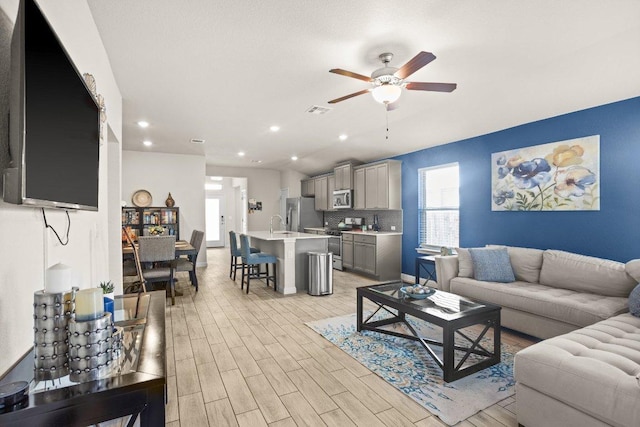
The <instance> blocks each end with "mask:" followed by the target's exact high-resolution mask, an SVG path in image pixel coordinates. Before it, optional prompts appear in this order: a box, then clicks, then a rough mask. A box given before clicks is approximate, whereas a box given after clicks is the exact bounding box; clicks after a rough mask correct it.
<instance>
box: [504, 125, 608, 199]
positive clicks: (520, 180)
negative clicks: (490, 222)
mask: <svg viewBox="0 0 640 427" xmlns="http://www.w3.org/2000/svg"><path fill="white" fill-rule="evenodd" d="M491 165H492V167H491V190H492V195H491V196H492V197H491V199H492V200H491V210H493V211H558V210H567V211H582V210H595V211H597V210H600V135H592V136H586V137H583V138H576V139H571V140H567V141H559V142H552V143H549V144H542V145H534V146H532V147H525V148H518V149H515V150H510V151H503V152H500V153H493V154H492V155H491Z"/></svg>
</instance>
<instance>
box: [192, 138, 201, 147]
mask: <svg viewBox="0 0 640 427" xmlns="http://www.w3.org/2000/svg"><path fill="white" fill-rule="evenodd" d="M191 143H192V144H199V145H202V144H204V139H198V138H191Z"/></svg>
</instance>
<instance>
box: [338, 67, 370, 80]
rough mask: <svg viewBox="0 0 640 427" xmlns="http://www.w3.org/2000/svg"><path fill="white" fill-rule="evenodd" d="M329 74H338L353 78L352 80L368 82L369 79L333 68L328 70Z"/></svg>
mask: <svg viewBox="0 0 640 427" xmlns="http://www.w3.org/2000/svg"><path fill="white" fill-rule="evenodd" d="M329 72H330V73H335V74H340V75H341V76H347V77H353V78H354V79H358V80H363V81H365V82H370V81H371V77H367V76H363V75H362V74H358V73H352V72H351V71H347V70H343V69H341V68H333V69H331V70H329Z"/></svg>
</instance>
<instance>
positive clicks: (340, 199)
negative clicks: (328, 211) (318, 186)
mask: <svg viewBox="0 0 640 427" xmlns="http://www.w3.org/2000/svg"><path fill="white" fill-rule="evenodd" d="M352 199H353V195H352V190H335V191H334V192H333V209H351V208H352V207H353V204H352Z"/></svg>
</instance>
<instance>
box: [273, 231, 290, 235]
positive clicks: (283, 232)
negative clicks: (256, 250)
mask: <svg viewBox="0 0 640 427" xmlns="http://www.w3.org/2000/svg"><path fill="white" fill-rule="evenodd" d="M273 234H293V231H274V232H273Z"/></svg>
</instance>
